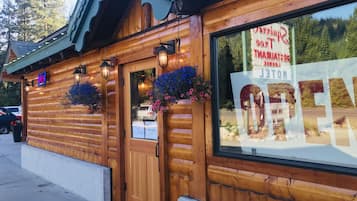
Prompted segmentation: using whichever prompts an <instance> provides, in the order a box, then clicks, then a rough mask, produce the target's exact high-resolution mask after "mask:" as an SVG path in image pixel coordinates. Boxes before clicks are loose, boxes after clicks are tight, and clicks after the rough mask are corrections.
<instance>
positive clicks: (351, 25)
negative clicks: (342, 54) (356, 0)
mask: <svg viewBox="0 0 357 201" xmlns="http://www.w3.org/2000/svg"><path fill="white" fill-rule="evenodd" d="M346 29H347V31H346V40H345V41H346V49H347V51H346V54H347V57H354V56H357V45H356V44H357V33H356V30H357V9H355V10H354V12H353V15H352V17H351V18H350V19H349V22H348V24H347V27H346Z"/></svg>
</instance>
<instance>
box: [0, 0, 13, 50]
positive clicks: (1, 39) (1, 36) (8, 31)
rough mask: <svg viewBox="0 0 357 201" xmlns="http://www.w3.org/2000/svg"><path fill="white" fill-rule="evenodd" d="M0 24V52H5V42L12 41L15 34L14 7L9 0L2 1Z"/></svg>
mask: <svg viewBox="0 0 357 201" xmlns="http://www.w3.org/2000/svg"><path fill="white" fill-rule="evenodd" d="M0 22H1V23H0V50H5V49H6V47H7V41H9V40H14V39H15V38H16V33H17V25H16V5H15V4H14V3H13V2H12V1H11V0H3V7H2V9H1V10H0Z"/></svg>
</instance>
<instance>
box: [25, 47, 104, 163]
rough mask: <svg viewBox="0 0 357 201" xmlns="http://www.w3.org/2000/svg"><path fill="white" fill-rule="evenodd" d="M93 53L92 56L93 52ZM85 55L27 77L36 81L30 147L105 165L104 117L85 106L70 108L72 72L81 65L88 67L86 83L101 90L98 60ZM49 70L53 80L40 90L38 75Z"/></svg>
mask: <svg viewBox="0 0 357 201" xmlns="http://www.w3.org/2000/svg"><path fill="white" fill-rule="evenodd" d="M91 54H93V53H91ZM88 56H89V55H84V56H83V57H81V58H74V59H71V60H68V61H65V62H62V63H59V64H56V65H54V66H51V67H49V68H46V69H41V70H38V71H35V72H33V73H31V74H28V75H26V79H27V80H29V81H31V80H34V81H35V86H34V87H32V88H31V89H30V91H29V92H28V94H27V108H28V119H27V134H28V143H29V144H30V145H33V146H36V147H39V148H42V149H46V150H49V151H54V152H57V153H60V154H64V155H68V156H71V157H74V158H79V159H82V160H86V161H89V162H93V163H97V164H101V163H102V154H103V150H102V148H101V147H102V145H103V139H102V131H101V129H102V118H103V115H102V114H101V113H100V112H99V113H94V114H89V112H88V108H87V107H84V106H69V105H68V102H67V101H66V99H65V95H66V93H67V91H68V89H69V88H70V87H71V85H73V84H74V79H73V75H72V73H73V71H74V68H75V67H77V66H78V65H79V64H81V63H82V64H86V65H87V73H88V74H87V76H86V77H85V78H83V82H84V81H89V82H91V83H93V84H95V85H96V86H97V87H98V89H101V82H100V80H101V77H100V74H98V71H99V67H98V65H100V64H99V60H98V58H96V57H94V58H90V57H88ZM42 71H47V72H48V73H49V76H50V79H49V82H48V83H47V85H46V87H37V83H38V82H37V75H38V73H39V72H42Z"/></svg>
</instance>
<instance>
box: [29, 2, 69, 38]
mask: <svg viewBox="0 0 357 201" xmlns="http://www.w3.org/2000/svg"><path fill="white" fill-rule="evenodd" d="M27 2H29V4H30V6H31V14H32V16H31V19H32V21H33V23H34V24H33V26H32V30H34V31H35V32H36V37H35V39H36V40H38V39H42V38H44V37H46V36H47V35H49V34H51V33H53V32H54V31H56V30H58V29H59V28H61V27H62V26H64V25H65V23H66V19H65V16H64V13H63V6H64V0H28V1H27Z"/></svg>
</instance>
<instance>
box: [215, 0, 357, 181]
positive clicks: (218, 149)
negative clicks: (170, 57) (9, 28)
mask: <svg viewBox="0 0 357 201" xmlns="http://www.w3.org/2000/svg"><path fill="white" fill-rule="evenodd" d="M350 3H357V0H347V1H343V2H341V1H339V0H330V1H327V2H323V3H318V4H315V5H312V6H309V7H306V8H302V9H297V10H293V11H290V12H287V13H283V14H279V15H276V16H271V17H268V18H264V19H259V20H256V21H253V22H250V23H247V24H243V25H238V26H234V27H231V28H228V29H224V30H220V31H217V32H213V33H210V44H209V45H210V58H211V61H210V65H211V66H210V70H211V82H212V92H213V93H212V105H211V109H212V139H213V156H217V157H226V158H232V159H241V160H248V161H255V162H262V163H270V164H277V165H284V166H290V167H297V168H308V169H313V170H318V171H326V172H332V173H340V174H347V175H353V176H356V175H357V167H356V168H353V167H344V166H338V165H331V164H323V163H318V162H307V161H302V160H301V161H300V160H293V159H284V158H283V157H281V158H278V157H279V156H278V155H277V156H276V157H267V156H262V155H253V154H245V153H242V152H239V151H240V149H241V148H240V147H232V146H221V141H220V132H219V103H218V100H219V96H218V95H219V87H218V82H219V78H218V59H217V55H218V54H217V53H218V52H217V44H218V43H217V39H218V38H219V37H222V36H227V35H230V34H235V33H239V32H242V31H246V30H249V29H251V28H254V27H258V26H263V25H266V24H270V23H276V22H281V21H283V20H288V19H292V18H295V17H300V16H303V15H307V14H312V13H317V12H319V11H323V10H327V9H330V8H335V7H338V6H343V5H347V4H350ZM356 160H357V159H356Z"/></svg>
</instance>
